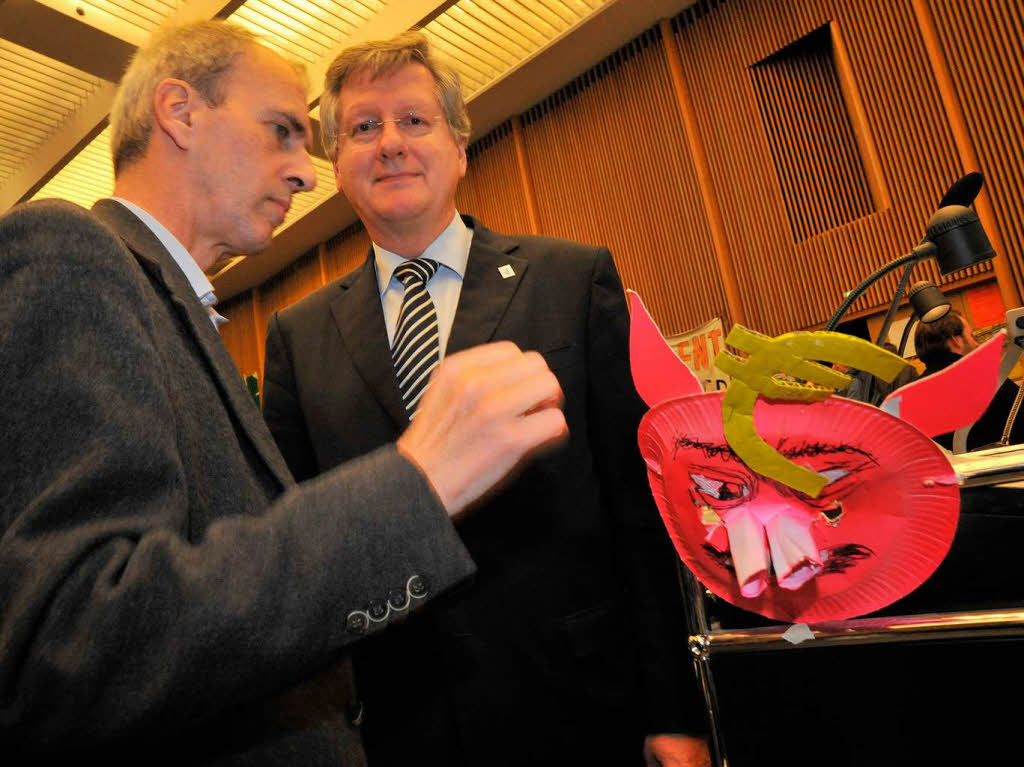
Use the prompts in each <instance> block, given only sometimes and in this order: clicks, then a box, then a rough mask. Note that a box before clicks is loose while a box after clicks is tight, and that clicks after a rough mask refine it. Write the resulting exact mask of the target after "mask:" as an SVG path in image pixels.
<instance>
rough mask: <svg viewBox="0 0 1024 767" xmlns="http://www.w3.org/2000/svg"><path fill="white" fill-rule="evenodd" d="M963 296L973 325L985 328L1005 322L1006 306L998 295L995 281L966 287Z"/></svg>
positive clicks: (997, 286)
mask: <svg viewBox="0 0 1024 767" xmlns="http://www.w3.org/2000/svg"><path fill="white" fill-rule="evenodd" d="M964 298H965V299H966V300H967V311H968V312H969V313H970V317H971V323H972V324H973V325H974V327H976V328H987V327H990V326H991V325H999V324H1001V323H1003V322H1006V307H1005V306H1003V298H1002V296H1000V295H999V285H997V284H996V283H995V282H986V283H984V284H983V285H974V286H973V287H970V288H967V290H965V291H964Z"/></svg>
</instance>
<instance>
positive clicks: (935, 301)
mask: <svg viewBox="0 0 1024 767" xmlns="http://www.w3.org/2000/svg"><path fill="white" fill-rule="evenodd" d="M907 298H908V299H909V300H910V308H911V313H910V319H908V320H907V325H906V327H905V328H903V335H902V337H901V338H900V346H899V349H898V350H897V352H896V353H897V354H899V355H900V356H901V357H902V356H903V352H904V350H905V349H906V348H907V339H909V338H910V330H911V328H913V327H914V326H916V325H917V322H918V321H920V322H925V323H928V322H935V321H936V320H941V319H942V318H943V317H945V316H946V315H947V314H949V310H950V308H951V307H950V303H949V299H948V298H946V294H945V293H943V292H942V291H941V290H939V288H938V286H937V285H936V284H935V283H934V282H932V281H931V280H922V281H921V282H915V283H914V285H913V286H912V287H911V288H910V291H909V292H908V293H907Z"/></svg>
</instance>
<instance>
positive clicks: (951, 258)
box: [925, 205, 996, 275]
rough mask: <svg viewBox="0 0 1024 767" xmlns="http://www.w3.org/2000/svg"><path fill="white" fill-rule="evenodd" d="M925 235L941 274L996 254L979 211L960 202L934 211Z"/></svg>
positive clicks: (969, 265)
mask: <svg viewBox="0 0 1024 767" xmlns="http://www.w3.org/2000/svg"><path fill="white" fill-rule="evenodd" d="M925 237H926V238H927V240H929V241H930V242H931V243H933V244H934V245H935V261H936V262H937V263H938V265H939V271H940V272H941V273H942V274H944V275H946V274H951V273H952V272H958V271H960V270H961V269H967V268H968V267H971V266H974V265H975V264H979V263H981V262H982V261H986V260H988V259H990V258H992V257H993V256H994V255H995V254H996V252H995V250H993V249H992V243H990V242H989V240H988V235H987V234H985V230H984V229H983V228H982V226H981V221H979V220H978V214H977V213H975V212H974V211H973V210H971V209H970V208H965V207H964V206H963V205H947V206H946V207H944V208H939V209H938V210H937V211H935V215H934V216H932V218H931V221H929V222H928V231H927V234H926V235H925Z"/></svg>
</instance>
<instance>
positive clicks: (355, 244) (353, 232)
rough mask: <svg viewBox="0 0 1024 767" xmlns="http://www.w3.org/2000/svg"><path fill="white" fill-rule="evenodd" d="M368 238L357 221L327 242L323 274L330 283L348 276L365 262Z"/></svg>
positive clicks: (368, 246) (368, 244)
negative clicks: (344, 275)
mask: <svg viewBox="0 0 1024 767" xmlns="http://www.w3.org/2000/svg"><path fill="white" fill-rule="evenodd" d="M369 249H370V237H369V235H368V234H367V233H366V230H365V229H364V228H363V225H362V224H361V223H359V222H358V221H357V222H356V223H354V224H352V225H351V226H347V227H345V228H344V229H342V230H341V231H340V232H338V233H337V234H336V235H334V236H333V237H332V238H331V239H329V240H328V241H327V247H326V249H325V252H324V273H325V274H326V276H327V281H328V282H331V281H333V280H336V279H337V278H338V277H341V276H342V275H343V274H348V273H349V272H351V271H352V270H353V269H355V268H356V267H358V266H359V265H360V264H362V263H363V261H365V260H366V254H367V252H368V251H369Z"/></svg>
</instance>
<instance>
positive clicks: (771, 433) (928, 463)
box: [630, 294, 959, 622]
mask: <svg viewBox="0 0 1024 767" xmlns="http://www.w3.org/2000/svg"><path fill="white" fill-rule="evenodd" d="M630 302H631V309H632V315H633V319H632V325H631V330H630V347H631V364H632V366H633V376H634V381H635V383H636V386H637V390H638V392H640V394H641V396H642V397H643V398H644V400H645V401H646V402H647V403H648V404H649V405H652V409H651V411H650V412H649V413H648V414H647V415H646V416H645V417H644V419H643V421H642V422H641V425H640V431H639V441H640V450H641V453H642V454H643V456H644V460H645V461H646V462H647V466H648V478H649V480H650V484H651V489H652V491H653V494H654V498H655V500H656V502H657V504H658V508H659V510H660V512H661V516H662V519H663V521H664V523H665V525H666V527H667V528H668V531H669V534H670V536H671V538H672V540H673V542H674V544H675V547H676V550H677V551H678V552H679V555H680V557H681V558H682V559H683V561H684V562H685V563H686V565H687V567H689V568H690V570H691V571H692V572H693V574H694V575H695V576H696V577H697V579H698V580H700V581H701V582H702V583H703V584H704V585H705V586H707V587H708V588H709V589H710V590H711V591H712V592H713V593H715V594H717V595H718V596H720V597H722V598H723V599H725V600H727V601H729V602H731V603H733V604H735V605H737V606H739V607H742V608H744V609H746V610H751V611H753V612H757V613H760V614H762V615H765V616H768V617H770V618H774V619H777V620H784V621H793V622H796V621H824V620H837V619H842V618H848V617H852V616H855V615H862V614H864V613H868V612H872V611H874V610H877V609H880V608H882V607H884V606H886V605H888V604H890V603H891V602H893V601H895V600H896V599H899V598H900V597H902V596H904V595H906V594H908V593H909V592H911V591H912V590H913V589H915V588H916V587H917V586H919V585H920V584H921V583H922V582H923V581H924V580H925V579H926V578H927V577H928V576H929V575H930V574H931V573H932V572H933V571H934V569H935V568H936V567H937V566H938V565H939V563H940V562H941V561H942V559H943V558H944V557H945V555H946V553H947V551H948V550H949V546H950V543H951V542H952V539H953V534H954V532H955V530H956V520H957V515H958V511H959V492H958V489H957V486H956V479H955V476H954V473H953V471H952V468H951V467H950V465H949V462H948V460H947V459H946V457H945V455H944V454H943V453H942V451H941V450H940V449H939V448H938V447H937V446H936V445H935V444H934V443H933V442H932V441H931V440H930V439H928V438H927V437H926V436H925V435H924V434H922V433H921V432H920V431H918V430H917V429H915V428H914V427H913V426H911V425H909V424H907V423H905V422H904V421H901V420H899V419H898V418H894V417H892V416H890V415H888V414H886V413H883V412H882V411H880V410H878V409H877V408H874V407H871V406H869V405H864V404H862V403H858V402H853V401H850V400H846V399H843V398H839V397H831V398H829V399H827V400H824V401H821V402H816V403H806V402H782V401H766V400H764V399H763V398H759V399H758V401H757V403H756V405H755V408H754V420H755V425H756V429H757V432H758V434H759V435H760V436H761V437H762V438H763V439H764V440H765V441H766V442H768V444H770V445H772V446H774V447H775V448H776V449H777V450H779V451H780V452H781V453H782V454H783V455H785V456H786V457H787V458H789V459H791V460H793V461H796V462H797V463H800V464H802V465H804V466H806V467H807V468H810V469H812V470H813V471H816V472H819V473H822V474H824V475H825V476H826V477H828V478H829V480H830V481H829V484H828V485H827V486H826V488H825V490H823V491H822V493H821V494H820V495H819V497H818V498H815V499H812V498H810V497H808V496H806V495H804V494H803V493H800V492H799V491H796V490H794V489H792V488H790V487H787V486H786V485H784V484H781V483H778V482H775V481H773V480H770V479H767V478H765V477H763V476H761V475H758V474H756V473H754V472H752V471H751V470H750V469H749V468H748V467H747V466H746V465H745V464H744V463H743V462H742V461H741V460H740V459H739V458H738V457H737V456H736V455H735V453H734V452H733V451H732V449H731V448H730V447H729V445H728V444H727V443H726V440H725V436H724V433H723V427H722V397H723V393H721V392H716V393H712V394H703V393H695V390H694V382H695V380H696V379H695V377H694V376H693V375H692V373H691V374H690V375H689V376H685V375H680V372H679V369H678V366H677V364H676V361H674V360H668V359H667V358H666V357H665V355H664V354H663V353H662V352H654V349H655V348H656V346H657V344H656V343H655V339H657V340H658V342H660V344H661V347H662V349H665V348H667V347H666V346H665V344H664V340H663V339H662V338H661V334H660V333H659V331H658V330H657V327H656V326H655V325H654V323H653V321H651V320H650V317H649V316H648V315H647V313H646V310H645V309H644V308H643V306H642V304H641V303H640V301H639V298H638V297H637V296H636V295H635V294H631V295H630ZM680 364H681V363H680ZM697 390H698V391H699V385H698V386H697ZM663 396H664V397H668V398H669V399H667V401H661V400H659V399H657V398H659V397H663Z"/></svg>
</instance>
